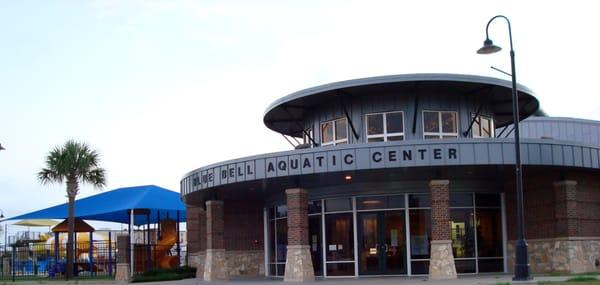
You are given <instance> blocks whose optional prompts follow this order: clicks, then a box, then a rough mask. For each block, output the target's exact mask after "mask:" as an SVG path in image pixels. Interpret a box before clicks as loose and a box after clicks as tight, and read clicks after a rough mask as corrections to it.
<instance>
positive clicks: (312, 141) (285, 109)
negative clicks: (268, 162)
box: [282, 105, 319, 146]
mask: <svg viewBox="0 0 600 285" xmlns="http://www.w3.org/2000/svg"><path fill="white" fill-rule="evenodd" d="M283 110H284V111H285V112H286V113H287V114H288V115H289V116H290V118H293V117H294V116H293V115H292V113H291V112H290V110H288V106H287V105H284V106H283ZM293 121H294V122H295V123H296V125H297V126H298V127H300V129H301V130H302V133H303V134H304V135H305V136H306V137H307V138H308V139H309V140H310V141H311V143H312V144H313V146H319V144H318V143H317V142H316V141H315V140H314V139H313V138H312V136H311V135H310V134H309V133H308V132H307V131H306V129H305V128H304V126H302V124H300V122H298V120H293ZM282 135H283V134H282ZM292 137H293V136H292ZM284 138H285V139H286V140H287V141H288V142H289V143H290V144H291V145H292V146H294V144H292V143H291V142H290V141H289V140H288V139H287V138H286V137H285V135H284Z"/></svg>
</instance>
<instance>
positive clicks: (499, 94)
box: [263, 73, 539, 136]
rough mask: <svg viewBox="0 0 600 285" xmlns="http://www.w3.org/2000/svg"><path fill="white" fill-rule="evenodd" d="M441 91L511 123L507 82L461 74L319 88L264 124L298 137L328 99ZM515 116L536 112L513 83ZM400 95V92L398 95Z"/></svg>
mask: <svg viewBox="0 0 600 285" xmlns="http://www.w3.org/2000/svg"><path fill="white" fill-rule="evenodd" d="M440 89H444V90H445V91H455V92H456V94H457V95H465V94H472V95H477V96H486V97H488V99H489V102H490V104H491V105H492V106H493V110H494V117H495V120H496V127H503V126H505V125H508V124H511V123H512V122H513V119H512V104H511V102H512V101H511V100H512V83H511V82H510V81H507V80H503V79H498V78H492V77H484V76H476V75H464V74H441V73H423V74H402V75H387V76H378V77H368V78H360V79H352V80H347V81H340V82H334V83H329V84H325V85H320V86H316V87H312V88H308V89H304V90H300V91H298V92H295V93H292V94H290V95H288V96H285V97H283V98H281V99H279V100H277V101H275V102H273V103H272V104H271V105H270V106H269V107H268V108H267V110H266V111H265V114H264V118H263V121H264V123H265V125H266V126H267V127H268V128H270V129H272V130H274V131H276V132H279V133H282V134H286V135H292V136H300V134H301V132H302V128H303V121H304V119H305V116H306V115H307V112H308V110H310V109H311V108H314V107H316V106H319V105H321V104H323V103H325V102H328V101H331V100H337V99H340V98H342V97H343V98H346V97H348V96H369V95H370V94H374V93H375V92H376V91H378V90H394V91H399V92H401V93H400V94H399V95H400V96H402V95H406V96H414V95H419V96H420V95H431V94H432V93H431V92H435V91H436V90H438V91H439V90H440ZM517 90H518V91H519V114H520V118H521V119H524V118H526V117H528V116H530V115H532V114H534V113H535V112H536V111H538V109H539V102H538V101H537V99H536V98H535V97H534V93H533V91H531V90H530V89H529V88H527V87H525V86H523V85H520V84H517ZM402 92H403V93H402Z"/></svg>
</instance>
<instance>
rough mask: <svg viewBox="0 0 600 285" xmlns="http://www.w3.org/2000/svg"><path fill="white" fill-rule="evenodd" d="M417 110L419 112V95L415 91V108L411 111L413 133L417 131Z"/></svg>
mask: <svg viewBox="0 0 600 285" xmlns="http://www.w3.org/2000/svg"><path fill="white" fill-rule="evenodd" d="M417 112H419V95H418V94H417V93H415V110H414V112H413V114H414V115H413V128H412V133H413V135H414V134H416V133H417Z"/></svg>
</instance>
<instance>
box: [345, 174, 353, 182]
mask: <svg viewBox="0 0 600 285" xmlns="http://www.w3.org/2000/svg"><path fill="white" fill-rule="evenodd" d="M344 179H346V181H350V180H352V175H346V176H344Z"/></svg>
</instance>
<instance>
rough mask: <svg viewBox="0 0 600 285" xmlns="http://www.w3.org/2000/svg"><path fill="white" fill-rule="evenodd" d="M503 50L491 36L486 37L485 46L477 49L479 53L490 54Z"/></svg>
mask: <svg viewBox="0 0 600 285" xmlns="http://www.w3.org/2000/svg"><path fill="white" fill-rule="evenodd" d="M501 50H502V48H501V47H499V46H497V45H495V44H494V43H493V42H492V40H490V39H489V38H486V39H485V41H483V46H482V47H481V48H479V49H478V50H477V53H478V54H490V53H495V52H499V51H501Z"/></svg>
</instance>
